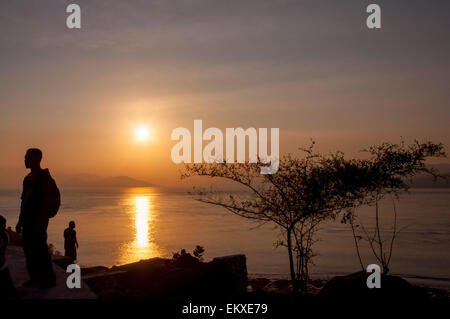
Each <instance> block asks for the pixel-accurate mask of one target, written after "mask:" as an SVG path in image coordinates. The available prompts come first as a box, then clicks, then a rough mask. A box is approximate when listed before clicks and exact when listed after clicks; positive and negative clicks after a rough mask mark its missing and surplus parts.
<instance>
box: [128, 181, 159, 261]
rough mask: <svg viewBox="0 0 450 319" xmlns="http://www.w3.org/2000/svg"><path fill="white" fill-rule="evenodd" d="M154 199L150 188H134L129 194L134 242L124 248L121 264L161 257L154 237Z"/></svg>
mask: <svg viewBox="0 0 450 319" xmlns="http://www.w3.org/2000/svg"><path fill="white" fill-rule="evenodd" d="M154 197H155V196H154V193H153V192H152V190H151V189H149V188H144V189H141V188H133V189H130V190H129V192H128V193H127V197H126V201H127V202H128V205H127V207H129V215H130V224H131V225H132V226H133V227H130V230H132V231H133V235H134V236H133V237H134V240H133V241H132V242H130V243H128V244H126V245H124V246H123V247H122V252H121V256H122V257H121V262H120V263H131V262H135V261H139V260H141V259H148V258H152V257H157V256H159V251H158V247H157V245H156V244H155V242H154V238H153V236H152V233H153V232H154V227H155V212H154V209H153V200H154Z"/></svg>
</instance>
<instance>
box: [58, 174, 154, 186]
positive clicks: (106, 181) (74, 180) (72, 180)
mask: <svg viewBox="0 0 450 319" xmlns="http://www.w3.org/2000/svg"><path fill="white" fill-rule="evenodd" d="M55 178H56V179H57V181H58V185H61V186H63V187H67V188H82V187H83V188H84V187H89V188H91V187H99V188H109V187H111V188H112V187H152V186H155V185H154V184H152V183H149V182H147V181H143V180H138V179H134V178H132V177H129V176H111V177H100V176H97V175H91V174H75V175H60V176H55Z"/></svg>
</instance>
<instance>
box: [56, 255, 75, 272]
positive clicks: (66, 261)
mask: <svg viewBox="0 0 450 319" xmlns="http://www.w3.org/2000/svg"><path fill="white" fill-rule="evenodd" d="M52 261H53V262H54V263H55V264H56V265H58V266H59V267H61V268H62V269H64V270H66V269H67V266H69V265H70V264H73V259H72V258H71V257H68V256H55V255H52Z"/></svg>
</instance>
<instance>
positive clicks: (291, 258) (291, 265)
mask: <svg viewBox="0 0 450 319" xmlns="http://www.w3.org/2000/svg"><path fill="white" fill-rule="evenodd" d="M291 233H292V229H291V228H288V229H287V233H286V236H287V248H288V254H289V270H290V273H291V281H292V292H293V293H294V294H297V293H298V285H297V280H296V279H295V270H294V256H293V254H292V239H291Z"/></svg>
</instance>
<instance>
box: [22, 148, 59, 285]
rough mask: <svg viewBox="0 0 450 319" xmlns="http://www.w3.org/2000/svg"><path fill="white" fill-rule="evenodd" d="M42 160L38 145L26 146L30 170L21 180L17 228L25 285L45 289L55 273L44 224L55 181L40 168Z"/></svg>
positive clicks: (50, 204)
mask: <svg viewBox="0 0 450 319" xmlns="http://www.w3.org/2000/svg"><path fill="white" fill-rule="evenodd" d="M41 159H42V152H41V150H39V149H37V148H31V149H29V150H28V151H27V153H26V155H25V167H26V168H29V169H31V173H30V174H28V175H27V176H26V177H25V179H24V181H23V192H22V197H21V198H22V203H21V207H20V216H19V222H18V223H17V226H16V231H17V233H20V232H23V235H22V245H23V250H24V253H25V258H26V263H27V270H28V274H29V275H30V280H29V281H27V282H26V283H25V284H24V285H25V286H31V285H34V284H39V285H40V288H42V289H45V288H51V287H53V286H55V273H54V272H53V267H52V261H51V256H50V253H49V251H48V246H47V227H48V222H49V217H52V216H51V215H52V205H53V203H52V202H54V200H53V198H52V196H54V192H55V190H54V188H56V184H55V182H54V180H53V179H52V177H51V176H50V173H49V171H48V169H42V168H41ZM56 189H57V188H56ZM58 196H59V191H58ZM58 199H59V198H58ZM58 207H59V204H58ZM55 214H56V213H55ZM53 216H54V215H53Z"/></svg>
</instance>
